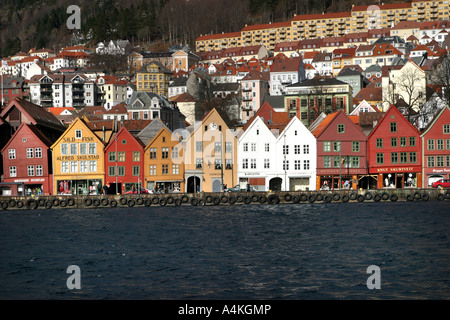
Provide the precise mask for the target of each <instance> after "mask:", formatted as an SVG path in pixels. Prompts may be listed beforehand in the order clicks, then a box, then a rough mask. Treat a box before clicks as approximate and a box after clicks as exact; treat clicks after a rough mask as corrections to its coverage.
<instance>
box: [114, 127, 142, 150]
mask: <svg viewBox="0 0 450 320" xmlns="http://www.w3.org/2000/svg"><path fill="white" fill-rule="evenodd" d="M122 134H125V135H128V136H130V137H131V138H132V139H133V140H134V141H136V142H137V143H138V144H139V145H140V146H141V147H142V148H144V147H145V146H144V144H143V143H142V141H141V140H140V139H139V138H137V137H135V136H134V135H133V134H132V133H131V132H130V131H129V130H128V129H127V128H126V127H125V126H121V127H120V129H119V130H118V131H117V132H116V133H115V134H114V136H112V137H111V139H110V142H109V143H108V145H107V146H106V147H105V151H106V150H107V149H109V148H110V147H113V146H114V145H115V139H116V137H120V136H121V135H122Z"/></svg>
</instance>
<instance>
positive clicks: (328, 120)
mask: <svg viewBox="0 0 450 320" xmlns="http://www.w3.org/2000/svg"><path fill="white" fill-rule="evenodd" d="M339 112H341V110H340V111H336V112H333V113H331V114H329V115H327V116H326V118H325V119H323V120H322V122H321V123H320V124H319V125H318V126H317V127H316V128H315V129H314V131H313V132H312V134H313V135H314V136H315V137H316V138H318V137H320V135H321V134H322V133H323V132H324V131H325V129H326V128H328V126H329V125H330V123H331V122H333V120H334V119H335V118H336V117H337V115H338V113H339Z"/></svg>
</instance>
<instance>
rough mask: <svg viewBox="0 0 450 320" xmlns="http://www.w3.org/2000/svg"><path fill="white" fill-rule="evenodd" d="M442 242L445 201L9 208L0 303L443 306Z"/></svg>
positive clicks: (2, 241)
mask: <svg viewBox="0 0 450 320" xmlns="http://www.w3.org/2000/svg"><path fill="white" fill-rule="evenodd" d="M449 232H450V205H449V203H448V202H432V203H431V202H414V203H411V202H383V203H381V202H380V203H368V202H366V203H329V204H323V203H320V204H319V203H313V204H309V203H305V204H279V205H251V206H245V205H243V206H205V207H198V206H197V207H194V206H183V207H133V208H125V207H122V208H102V209H98V208H88V209H72V210H45V209H44V210H14V211H13V210H7V211H2V212H0V298H1V299H148V300H160V299H164V300H165V299H170V300H171V299H187V300H189V299H192V300H194V299H195V300H200V299H202V300H213V299H227V300H228V299H230V300H232V299H279V300H284V299H286V300H287V299H289V300H292V299H294V300H299V299H448V298H449V297H450V263H449V262H450V238H449ZM73 265H75V266H78V267H79V270H80V273H79V275H80V277H79V279H80V283H81V289H69V288H68V286H67V280H68V278H69V277H70V276H71V273H68V272H67V268H68V267H69V266H73ZM373 265H375V266H378V267H379V270H380V273H379V278H380V280H381V282H380V284H381V287H380V289H372V290H371V289H369V288H368V286H367V280H368V278H369V277H370V276H371V274H370V273H368V272H367V268H368V267H369V266H373Z"/></svg>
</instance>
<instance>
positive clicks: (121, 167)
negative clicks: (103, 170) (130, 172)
mask: <svg viewBox="0 0 450 320" xmlns="http://www.w3.org/2000/svg"><path fill="white" fill-rule="evenodd" d="M117 171H118V172H117V175H118V176H120V177H123V176H124V175H125V167H124V166H120V167H117Z"/></svg>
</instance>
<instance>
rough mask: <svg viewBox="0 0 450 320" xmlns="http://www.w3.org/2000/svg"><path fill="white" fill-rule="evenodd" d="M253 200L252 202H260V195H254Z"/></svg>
mask: <svg viewBox="0 0 450 320" xmlns="http://www.w3.org/2000/svg"><path fill="white" fill-rule="evenodd" d="M251 199H252V202H258V200H259V197H258V195H256V194H254V195H252V197H251Z"/></svg>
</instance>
